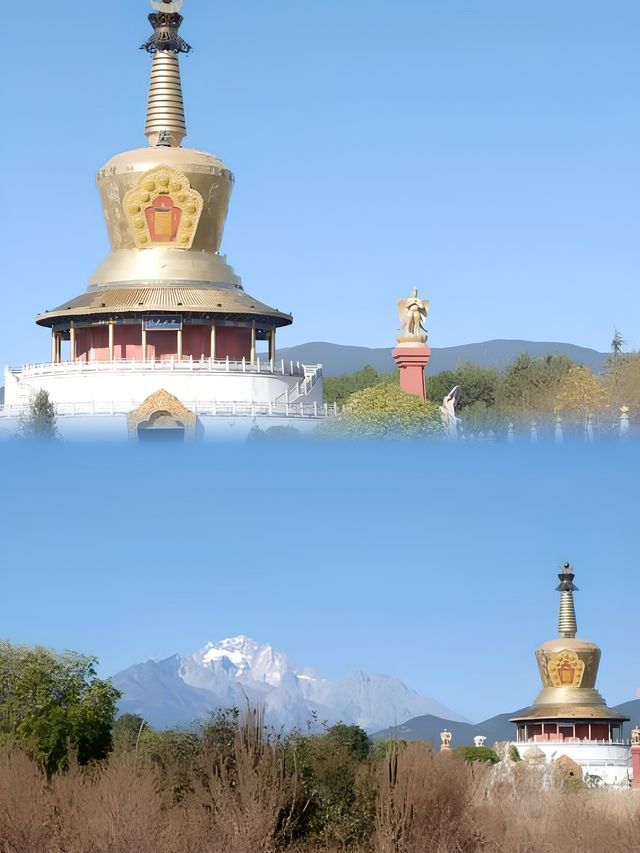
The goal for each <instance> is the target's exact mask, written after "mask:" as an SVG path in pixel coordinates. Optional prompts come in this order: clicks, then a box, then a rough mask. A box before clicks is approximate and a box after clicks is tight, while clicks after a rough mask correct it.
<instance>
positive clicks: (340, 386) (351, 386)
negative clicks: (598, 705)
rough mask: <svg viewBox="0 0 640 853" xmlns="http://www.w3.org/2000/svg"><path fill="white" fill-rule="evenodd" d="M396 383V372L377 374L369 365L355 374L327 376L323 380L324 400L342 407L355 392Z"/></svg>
mask: <svg viewBox="0 0 640 853" xmlns="http://www.w3.org/2000/svg"><path fill="white" fill-rule="evenodd" d="M394 381H395V382H396V383H397V382H398V381H399V380H398V371H397V370H396V371H395V372H394V373H390V374H386V373H379V372H378V371H377V370H375V369H374V368H373V367H371V366H370V365H369V364H367V365H365V366H364V367H363V368H362V369H361V370H357V371H355V373H344V374H342V376H327V377H325V379H324V399H325V402H326V403H337V404H338V405H339V406H343V405H344V404H345V403H346V401H347V398H348V397H350V396H351V394H354V393H355V392H356V391H362V390H363V389H364V388H372V387H373V386H374V385H380V384H381V383H385V382H394Z"/></svg>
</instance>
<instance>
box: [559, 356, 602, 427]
mask: <svg viewBox="0 0 640 853" xmlns="http://www.w3.org/2000/svg"><path fill="white" fill-rule="evenodd" d="M605 401H606V389H605V386H604V383H603V382H602V381H601V380H600V379H599V378H598V377H597V376H594V374H593V372H592V371H591V370H589V368H588V367H585V366H584V365H582V364H581V365H576V366H574V367H572V368H571V370H570V371H569V372H568V373H567V375H566V377H565V378H564V380H563V381H562V383H561V384H560V387H559V389H558V393H557V396H556V408H557V410H558V411H569V412H571V413H573V414H577V415H579V417H580V418H581V419H582V420H583V421H584V422H585V423H586V422H587V419H588V417H589V415H592V414H593V413H594V412H595V411H596V410H597V409H599V408H600V407H601V406H603V405H604V404H605Z"/></svg>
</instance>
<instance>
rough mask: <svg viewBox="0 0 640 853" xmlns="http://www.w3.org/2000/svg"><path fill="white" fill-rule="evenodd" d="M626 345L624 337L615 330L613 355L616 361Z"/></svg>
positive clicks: (612, 342) (612, 346)
mask: <svg viewBox="0 0 640 853" xmlns="http://www.w3.org/2000/svg"><path fill="white" fill-rule="evenodd" d="M625 344H626V341H625V340H624V339H623V337H622V335H621V334H620V332H619V331H618V330H617V329H614V330H613V339H612V341H611V355H612V356H613V358H614V359H617V358H618V356H619V355H620V354H621V353H622V347H623V346H624V345H625Z"/></svg>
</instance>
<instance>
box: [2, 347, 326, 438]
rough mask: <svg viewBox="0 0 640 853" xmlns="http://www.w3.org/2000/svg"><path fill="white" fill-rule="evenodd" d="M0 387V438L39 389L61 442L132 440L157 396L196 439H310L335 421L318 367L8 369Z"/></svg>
mask: <svg viewBox="0 0 640 853" xmlns="http://www.w3.org/2000/svg"><path fill="white" fill-rule="evenodd" d="M4 383H5V401H4V406H3V407H0V438H3V437H4V438H8V437H10V436H12V435H15V433H16V431H17V429H18V427H19V423H20V417H21V416H23V415H24V414H25V413H26V412H27V411H28V406H29V401H30V400H31V399H32V398H33V396H34V394H36V393H37V392H38V391H39V390H41V389H42V390H45V391H47V393H48V394H49V398H50V399H51V401H52V403H53V404H54V406H55V409H56V423H57V431H58V434H59V435H60V437H61V438H66V439H82V438H85V439H100V440H103V439H107V440H109V439H111V440H126V439H128V438H131V437H132V434H131V430H130V428H129V423H128V416H129V415H130V414H131V413H132V412H134V411H135V410H136V409H137V407H138V406H140V405H141V404H142V403H143V402H144V401H145V400H147V399H148V398H149V397H151V396H152V395H153V394H155V393H156V392H158V391H161V390H163V391H167V392H168V393H169V394H171V395H172V396H173V397H175V398H176V399H177V400H179V401H180V403H181V404H182V405H183V406H184V407H186V408H187V409H188V410H189V411H190V412H192V413H193V414H194V415H195V416H196V418H197V430H196V435H197V437H199V438H213V439H220V438H244V437H246V436H247V435H248V434H249V432H250V431H251V430H252V429H256V428H258V429H261V430H266V429H269V428H271V427H282V426H290V427H293V428H295V429H297V430H299V431H308V430H310V429H313V428H314V427H316V426H317V425H318V424H319V423H320V422H322V420H324V419H326V418H327V417H332V416H333V414H334V408H333V407H332V406H327V405H324V404H323V402H322V369H321V367H320V366H319V365H314V366H310V367H309V366H305V365H300V364H296V363H292V362H288V363H286V364H285V363H284V362H282V361H281V362H277V363H274V362H269V361H262V362H261V361H260V360H259V359H256V361H255V362H253V363H250V362H229V361H221V362H218V361H214V360H212V359H202V360H201V361H192V360H188V361H181V362H178V361H174V360H169V361H161V362H148V361H147V362H134V361H122V362H104V361H96V362H64V363H60V364H53V363H50V364H36V365H27V366H25V367H22V368H19V369H15V368H7V369H6V370H5V375H4Z"/></svg>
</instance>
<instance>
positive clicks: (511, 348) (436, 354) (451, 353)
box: [278, 340, 607, 376]
mask: <svg viewBox="0 0 640 853" xmlns="http://www.w3.org/2000/svg"><path fill="white" fill-rule="evenodd" d="M525 351H526V352H528V353H529V354H530V355H532V356H534V357H539V356H541V355H548V354H549V353H553V352H562V353H565V354H566V355H568V356H569V358H571V359H572V360H573V361H575V362H576V363H578V364H586V365H587V367H590V368H591V369H592V370H595V371H600V370H602V368H603V367H604V365H605V362H606V360H607V354H606V353H602V352H597V350H594V349H588V348H587V347H579V346H576V345H575V344H565V343H560V342H544V341H543V342H540V341H508V340H495V341H483V342H482V343H476V344H463V345H462V346H457V347H432V350H431V360H430V362H429V365H428V368H427V370H428V373H430V374H431V375H432V376H433V374H435V373H440V372H441V371H443V370H455V369H456V368H457V367H459V366H460V365H461V364H464V363H465V362H473V364H477V365H479V366H480V367H495V368H497V369H499V370H502V369H503V368H505V367H506V366H507V365H508V364H509V363H510V362H511V361H513V359H514V358H515V357H516V356H517V355H518V354H519V353H521V352H525ZM278 358H282V359H284V360H285V361H289V360H291V361H300V362H302V363H303V364H322V365H323V373H324V375H325V376H341V375H342V374H343V373H353V372H354V371H356V370H360V369H361V368H362V367H364V366H365V365H367V364H369V365H371V367H373V368H375V369H376V370H377V371H379V372H380V373H391V372H392V371H393V370H395V362H394V361H393V358H392V357H391V349H390V348H380V349H370V348H368V347H352V346H345V345H342V344H329V343H325V342H323V341H316V342H314V343H307V344H300V345H299V346H296V347H283V348H282V349H278Z"/></svg>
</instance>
